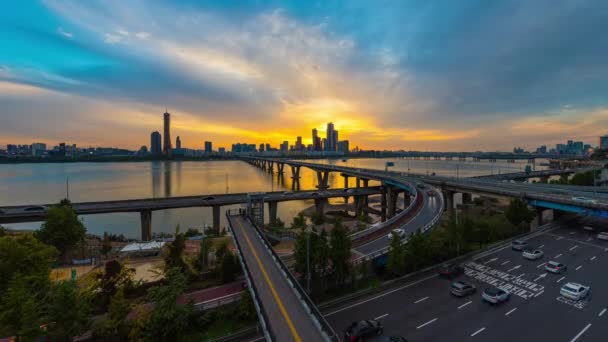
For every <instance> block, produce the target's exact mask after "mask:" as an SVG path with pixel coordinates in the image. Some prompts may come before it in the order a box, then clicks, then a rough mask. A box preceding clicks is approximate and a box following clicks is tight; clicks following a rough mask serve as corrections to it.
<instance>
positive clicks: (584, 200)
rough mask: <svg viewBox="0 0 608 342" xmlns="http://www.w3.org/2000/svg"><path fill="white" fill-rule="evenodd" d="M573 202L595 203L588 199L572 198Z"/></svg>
mask: <svg viewBox="0 0 608 342" xmlns="http://www.w3.org/2000/svg"><path fill="white" fill-rule="evenodd" d="M572 200H573V201H576V202H581V203H593V204H595V203H597V201H596V200H594V199H592V198H588V197H572Z"/></svg>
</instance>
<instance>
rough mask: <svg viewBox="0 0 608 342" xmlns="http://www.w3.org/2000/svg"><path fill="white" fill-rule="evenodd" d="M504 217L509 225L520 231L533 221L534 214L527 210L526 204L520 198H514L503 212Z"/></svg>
mask: <svg viewBox="0 0 608 342" xmlns="http://www.w3.org/2000/svg"><path fill="white" fill-rule="evenodd" d="M505 217H506V218H507V220H509V222H511V224H513V225H514V226H516V227H519V228H520V229H521V230H522V231H523V230H525V229H526V226H527V225H529V224H530V222H532V220H533V219H534V212H533V211H531V210H530V209H528V204H527V203H526V201H525V200H523V199H521V198H514V199H512V200H511V203H509V207H508V208H507V210H506V211H505Z"/></svg>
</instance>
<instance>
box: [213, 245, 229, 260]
mask: <svg viewBox="0 0 608 342" xmlns="http://www.w3.org/2000/svg"><path fill="white" fill-rule="evenodd" d="M227 253H228V241H226V240H222V242H220V245H219V246H218V247H217V249H216V250H215V260H216V262H218V263H221V262H222V258H224V255H226V254H227Z"/></svg>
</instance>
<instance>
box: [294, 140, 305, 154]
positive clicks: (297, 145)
mask: <svg viewBox="0 0 608 342" xmlns="http://www.w3.org/2000/svg"><path fill="white" fill-rule="evenodd" d="M303 149H304V147H303V146H302V137H297V139H296V146H295V150H296V151H302V150H303Z"/></svg>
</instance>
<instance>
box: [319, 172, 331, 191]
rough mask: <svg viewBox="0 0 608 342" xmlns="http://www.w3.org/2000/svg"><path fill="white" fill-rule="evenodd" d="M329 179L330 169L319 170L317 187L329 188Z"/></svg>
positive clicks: (321, 188) (320, 188)
mask: <svg viewBox="0 0 608 342" xmlns="http://www.w3.org/2000/svg"><path fill="white" fill-rule="evenodd" d="M328 179H329V171H317V189H319V190H327V189H328V188H329V185H327V180H328Z"/></svg>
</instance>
